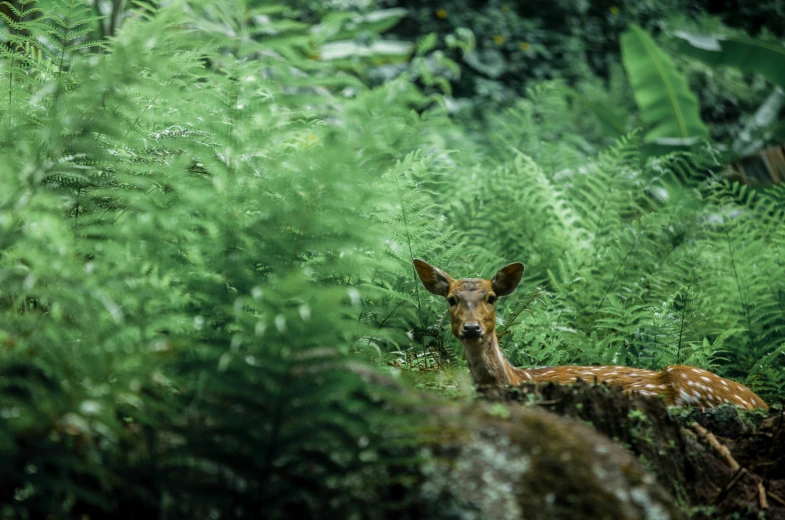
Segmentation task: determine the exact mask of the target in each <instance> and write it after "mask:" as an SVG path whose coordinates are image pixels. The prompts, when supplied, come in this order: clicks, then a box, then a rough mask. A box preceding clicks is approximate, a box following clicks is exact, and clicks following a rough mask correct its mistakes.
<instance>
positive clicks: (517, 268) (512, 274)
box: [491, 262, 524, 296]
mask: <svg viewBox="0 0 785 520" xmlns="http://www.w3.org/2000/svg"><path fill="white" fill-rule="evenodd" d="M523 269H524V267H523V264H522V263H520V262H515V263H514V264H510V265H505V266H504V267H502V268H501V269H499V272H497V273H496V275H495V276H494V277H493V280H491V285H492V286H493V292H495V293H496V296H507V295H508V294H512V292H513V291H514V290H515V288H516V287H518V284H519V283H521V278H523Z"/></svg>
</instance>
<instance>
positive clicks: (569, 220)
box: [0, 0, 785, 518]
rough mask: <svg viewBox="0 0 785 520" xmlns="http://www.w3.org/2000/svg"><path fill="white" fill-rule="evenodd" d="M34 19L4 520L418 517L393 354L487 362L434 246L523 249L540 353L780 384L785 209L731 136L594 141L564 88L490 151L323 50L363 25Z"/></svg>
mask: <svg viewBox="0 0 785 520" xmlns="http://www.w3.org/2000/svg"><path fill="white" fill-rule="evenodd" d="M9 5H10V4H9ZM14 5H21V6H23V9H22V10H20V9H16V10H15V11H13V10H12V12H11V15H6V14H3V20H4V22H5V29H4V32H3V35H4V37H5V42H6V44H5V45H3V46H2V55H0V60H2V65H3V67H2V69H1V70H0V84H2V85H3V91H4V92H6V94H7V95H4V96H2V99H3V102H2V105H0V126H1V127H2V132H0V139H1V140H2V146H0V185H2V189H1V190H0V313H2V320H0V414H1V415H2V420H3V422H4V427H3V428H2V429H0V484H2V485H0V504H2V506H1V507H2V509H1V510H0V511H1V512H2V513H1V514H2V516H3V517H6V518H33V517H41V516H46V515H50V516H53V517H61V516H71V517H77V516H78V515H81V514H85V515H90V516H93V517H101V516H102V515H104V516H105V515H107V514H109V513H111V514H112V515H113V516H115V517H118V518H120V517H127V518H131V517H140V516H142V515H152V514H157V515H159V516H162V517H163V516H166V517H170V518H180V517H183V518H194V517H201V516H208V515H212V516H216V515H217V516H216V517H224V518H225V517H233V518H235V517H236V518H241V517H254V516H255V515H258V514H260V512H264V513H268V514H270V515H271V516H268V517H272V518H275V517H280V518H283V517H287V516H294V515H296V516H298V517H299V516H304V517H313V516H325V515H327V514H328V512H333V513H334V514H336V515H339V516H341V515H343V514H345V513H347V512H348V511H352V512H358V511H359V512H360V513H359V514H361V515H366V516H373V514H375V513H376V512H378V510H379V508H380V507H382V506H381V505H380V504H384V507H386V508H394V507H395V503H396V502H395V497H388V496H385V493H387V491H386V490H388V489H389V487H386V486H387V484H388V483H389V481H388V479H389V478H390V477H389V475H388V473H387V468H388V464H389V463H390V461H395V460H397V459H396V457H397V456H398V455H399V451H396V450H398V448H400V447H401V446H403V445H405V444H406V442H408V439H409V436H408V435H409V433H411V431H412V430H413V429H415V426H416V424H417V419H413V418H411V417H407V416H406V414H403V413H398V414H391V413H388V412H386V411H385V406H387V405H385V404H384V403H390V402H394V401H395V400H396V399H400V398H401V397H400V396H397V395H394V393H391V392H389V391H388V387H386V386H385V385H383V384H374V381H377V380H378V378H379V377H381V376H379V372H380V370H379V365H381V366H382V367H384V368H383V370H386V371H388V372H395V370H397V368H395V367H402V368H413V367H416V368H420V369H423V370H427V371H431V372H436V371H441V370H445V369H448V373H451V372H450V370H452V371H456V370H457V371H461V360H460V356H461V353H460V348H459V347H458V346H457V344H456V343H455V341H454V340H452V339H451V338H450V334H449V326H448V323H447V322H446V321H445V318H444V304H443V302H439V301H436V300H435V299H434V298H433V297H432V296H431V295H430V294H428V293H426V292H425V291H424V290H423V289H422V288H421V287H420V286H419V283H418V281H417V279H416V276H415V273H414V271H413V269H412V264H411V260H412V258H413V257H421V258H424V259H426V260H428V261H429V262H431V263H434V264H436V265H438V266H439V267H441V268H443V269H445V270H447V271H448V272H450V273H451V274H453V275H454V276H461V277H463V276H475V275H476V276H489V275H490V274H491V273H492V272H494V271H495V269H497V268H498V267H500V266H501V265H503V264H505V263H509V262H512V261H522V262H524V263H525V264H526V273H527V276H526V278H525V279H524V284H523V286H522V287H521V288H520V289H519V290H518V293H516V296H513V297H511V298H508V300H509V301H508V302H507V303H506V304H504V305H503V306H502V309H503V312H501V314H500V316H501V317H500V320H501V321H502V325H505V324H509V325H510V327H509V328H508V329H507V333H506V334H505V336H504V338H503V346H504V348H505V350H506V352H507V354H508V355H509V356H510V358H511V359H512V360H513V361H514V362H515V363H517V364H520V365H527V366H528V365H544V364H563V363H580V364H599V363H618V364H626V365H631V366H641V367H648V368H661V367H663V366H664V365H666V364H669V363H689V364H694V365H697V366H701V367H704V368H711V369H712V370H715V371H717V372H718V373H720V374H722V375H726V376H730V377H734V378H737V379H739V380H742V381H744V382H745V383H746V384H748V385H749V386H750V387H751V388H752V389H753V390H755V391H757V392H759V393H760V394H761V395H762V396H763V397H764V398H767V399H769V400H770V401H774V400H777V399H781V398H782V397H783V395H785V376H783V374H784V373H785V370H783V365H785V345H783V339H782V334H781V333H780V330H781V328H782V327H783V321H785V313H783V312H782V311H783V305H785V286H784V284H785V276H783V274H785V273H783V264H782V258H783V252H785V251H783V249H784V248H785V234H783V231H782V226H781V221H782V212H783V201H785V192H783V190H782V189H770V190H767V191H760V192H753V191H751V190H748V189H744V188H740V187H738V186H736V185H733V184H729V183H727V182H725V181H722V180H721V173H722V171H721V165H718V164H714V163H712V161H711V157H712V155H711V153H710V151H707V153H706V154H705V155H706V157H687V156H672V157H666V158H661V159H658V160H650V161H649V162H648V163H645V164H644V163H642V159H641V158H640V155H639V153H638V140H637V136H636V135H631V136H628V137H627V138H625V139H623V140H622V141H620V142H619V143H617V144H616V145H615V146H614V147H612V148H609V149H604V150H602V151H600V152H596V150H595V149H596V148H597V147H598V145H595V144H591V143H588V142H587V141H586V140H584V139H582V138H581V137H580V136H578V135H576V134H574V133H573V132H572V130H571V128H573V126H572V121H574V118H575V117H579V116H577V115H576V114H574V113H573V111H572V109H571V107H570V102H569V101H568V94H567V93H566V92H565V91H564V90H563V89H562V88H560V87H559V85H555V84H546V85H543V86H542V87H541V88H539V89H534V90H532V91H530V92H529V94H528V96H527V97H526V98H525V100H522V101H521V102H520V103H519V104H517V105H516V106H515V107H513V108H511V109H510V110H508V111H506V112H504V113H499V114H489V115H488V118H487V128H488V130H487V132H486V135H485V136H484V137H483V139H482V140H477V139H476V138H475V137H476V136H475V134H474V131H469V130H466V129H464V128H462V127H461V126H459V125H456V124H454V123H453V122H451V121H450V119H449V118H448V117H447V112H446V110H445V107H444V103H443V98H441V97H440V96H438V95H435V94H428V95H425V94H423V93H422V92H421V91H420V90H419V89H418V88H417V87H416V86H414V84H413V82H412V81H410V80H411V79H412V77H413V75H415V74H416V72H411V71H410V72H407V71H406V70H404V72H403V73H402V74H401V75H400V76H399V77H398V78H397V79H394V80H391V81H388V82H386V83H384V84H382V85H380V86H377V87H374V88H370V87H368V86H367V85H366V84H365V83H364V81H363V80H362V78H361V77H358V75H357V74H356V73H355V71H356V69H357V68H358V67H360V66H361V65H362V66H376V65H379V62H382V64H384V60H385V58H384V57H383V56H381V57H379V56H376V57H374V56H371V57H369V59H368V60H367V62H362V63H358V62H352V61H351V60H343V61H341V60H337V61H329V60H321V59H318V54H316V53H315V52H314V46H318V45H319V44H321V43H325V42H330V41H331V38H334V37H337V36H336V35H342V34H344V32H342V29H341V28H342V27H344V28H347V27H348V28H351V27H354V26H355V25H356V24H355V25H352V24H353V23H354V22H353V21H352V16H353V15H352V13H342V12H336V13H334V14H333V15H332V16H326V17H325V18H324V20H322V21H321V22H319V23H316V24H310V23H305V22H302V21H301V20H300V19H299V18H298V17H297V13H296V11H293V10H291V9H290V8H287V7H285V6H280V5H278V4H276V3H267V2H262V3H261V4H260V5H257V4H253V5H251V4H248V5H246V4H245V3H243V2H240V3H238V2H228V1H227V2H223V1H221V2H206V1H205V2H193V1H192V2H172V3H171V4H167V6H166V7H161V8H159V7H156V6H155V5H153V4H145V3H139V4H136V5H135V7H134V9H133V10H132V11H130V12H129V13H127V14H126V15H125V17H124V21H123V23H122V25H121V26H120V27H119V28H118V30H117V32H116V35H115V36H113V37H112V38H111V39H107V40H101V41H97V40H95V39H93V38H92V37H91V36H90V34H92V33H91V31H90V30H88V28H90V27H93V28H94V27H95V26H96V24H97V23H98V21H97V19H96V18H95V17H94V16H93V15H92V13H91V12H90V11H86V10H85V9H84V5H85V4H83V3H81V2H77V1H75V0H73V1H72V0H62V1H61V0H58V1H55V2H53V3H47V6H50V8H49V9H47V10H37V8H36V5H35V3H33V2H21V3H17V4H14ZM347 30H349V29H347ZM372 36H373V37H378V34H373V35H372ZM423 48H425V47H423ZM423 52H427V51H423ZM518 130H520V131H518ZM544 136H547V137H548V139H544ZM363 359H364V360H366V361H367V360H370V361H373V362H375V363H376V365H377V366H374V364H371V363H364V362H362V360H363ZM391 367H392V368H391ZM450 367H452V368H450ZM456 380H457V381H458V382H455V383H453V382H448V383H440V382H439V380H438V377H437V379H436V382H435V383H434V384H433V385H432V386H437V387H438V386H440V385H442V386H449V388H450V391H449V392H448V393H449V394H450V395H451V396H457V395H460V394H461V393H462V392H465V391H466V385H465V384H463V383H461V382H460V381H461V379H460V377H457V378H456ZM391 394H393V395H391ZM391 432H392V433H391ZM205 490H209V493H208V492H204V491H205ZM325 504H328V506H325ZM324 507H327V508H328V509H329V511H328V510H325V509H324Z"/></svg>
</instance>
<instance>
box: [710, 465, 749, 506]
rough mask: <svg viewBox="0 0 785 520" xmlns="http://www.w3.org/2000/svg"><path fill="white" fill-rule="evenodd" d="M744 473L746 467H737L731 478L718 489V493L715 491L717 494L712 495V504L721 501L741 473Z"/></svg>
mask: <svg viewBox="0 0 785 520" xmlns="http://www.w3.org/2000/svg"><path fill="white" fill-rule="evenodd" d="M745 473H747V470H746V469H744V468H739V469H737V470H736V473H734V474H733V477H731V479H730V480H729V481H728V483H727V484H725V486H723V488H722V489H721V490H720V492H719V493H717V496H716V497H714V500H713V501H712V503H713V504H719V503H720V502H722V500H723V499H724V498H725V497H726V496H728V493H730V490H731V489H733V486H735V485H736V482H738V481H739V479H740V478H741V477H742V475H744V474H745Z"/></svg>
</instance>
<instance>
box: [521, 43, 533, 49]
mask: <svg viewBox="0 0 785 520" xmlns="http://www.w3.org/2000/svg"><path fill="white" fill-rule="evenodd" d="M529 49H531V45H529V44H528V43H526V42H521V50H522V51H528V50H529Z"/></svg>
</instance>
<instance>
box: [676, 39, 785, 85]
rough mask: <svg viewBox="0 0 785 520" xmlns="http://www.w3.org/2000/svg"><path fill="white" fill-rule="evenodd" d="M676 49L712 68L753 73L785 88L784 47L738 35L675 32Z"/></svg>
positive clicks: (775, 43)
mask: <svg viewBox="0 0 785 520" xmlns="http://www.w3.org/2000/svg"><path fill="white" fill-rule="evenodd" d="M676 36H677V37H679V38H680V39H681V45H680V46H679V49H680V50H681V51H682V52H684V53H685V54H687V55H688V56H692V57H694V58H698V59H700V60H701V61H704V62H706V63H708V64H709V65H712V66H714V67H716V66H725V67H728V66H729V67H736V68H738V69H741V70H744V71H747V72H756V73H758V74H762V75H764V76H766V77H768V78H769V79H771V80H772V81H773V82H774V83H775V84H777V85H779V86H780V87H785V47H783V46H782V45H781V44H779V43H778V42H767V41H763V40H758V39H754V38H744V37H741V36H719V37H718V36H705V35H697V34H688V33H680V32H677V33H676Z"/></svg>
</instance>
